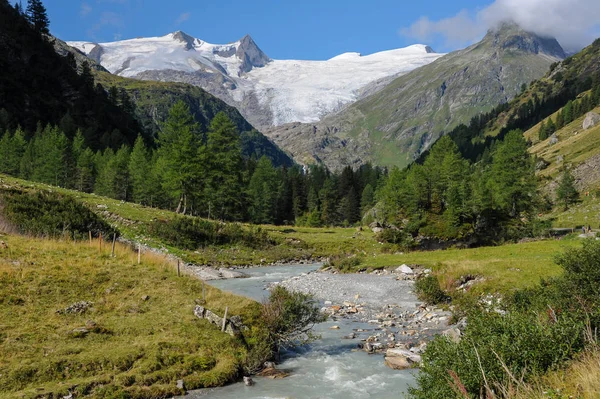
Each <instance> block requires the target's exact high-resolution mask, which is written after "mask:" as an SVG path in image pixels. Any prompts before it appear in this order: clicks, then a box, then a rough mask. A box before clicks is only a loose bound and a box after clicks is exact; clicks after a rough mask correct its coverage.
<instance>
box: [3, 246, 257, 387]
mask: <svg viewBox="0 0 600 399" xmlns="http://www.w3.org/2000/svg"><path fill="white" fill-rule="evenodd" d="M0 240H3V241H5V242H6V243H7V245H8V249H3V250H1V249H0V396H1V397H25V398H29V397H50V395H51V394H53V395H54V396H53V397H57V396H58V397H62V395H67V394H68V392H69V391H71V392H77V393H78V394H79V396H82V395H90V396H94V397H121V396H118V395H117V394H118V393H122V394H125V393H126V394H127V395H129V396H128V397H140V398H142V397H164V396H166V395H175V394H179V393H181V392H180V391H179V390H177V389H176V387H175V382H176V380H178V379H184V381H185V382H186V385H187V387H188V389H192V388H199V387H208V386H218V385H222V384H224V383H226V382H229V381H231V380H232V379H234V378H235V377H236V376H237V374H238V370H239V368H240V366H241V365H242V363H243V361H244V358H245V356H246V354H247V349H246V347H245V346H244V345H243V343H242V342H241V341H240V340H237V339H234V338H232V337H230V336H228V335H227V334H225V333H221V332H220V330H219V328H218V327H216V326H213V325H211V324H209V323H208V322H207V321H204V320H199V319H197V318H196V317H195V316H194V315H193V313H192V311H193V307H194V305H195V300H196V298H199V297H201V296H202V294H201V293H202V282H201V281H199V280H196V279H194V278H188V277H185V276H184V277H180V278H178V277H177V276H176V272H175V268H174V267H173V265H172V264H171V263H169V262H168V261H167V260H166V259H165V258H164V257H162V256H159V255H153V254H144V256H143V257H142V263H141V264H140V265H138V264H137V257H136V255H135V253H133V252H131V250H130V249H128V248H126V247H125V246H121V245H118V246H117V251H116V257H114V258H112V257H110V254H109V248H106V247H105V248H104V249H103V250H102V252H100V250H99V247H98V243H97V242H94V243H93V244H92V245H91V246H90V245H89V243H87V242H86V243H75V242H59V241H50V240H40V239H29V238H23V237H17V236H6V235H3V236H0ZM206 290H207V291H206V292H207V295H206V300H207V307H208V308H210V309H211V310H214V311H216V312H220V313H221V314H222V313H223V311H224V309H225V306H228V307H229V314H231V315H235V314H238V315H241V316H242V318H243V320H244V322H245V323H247V324H248V325H250V326H252V325H256V320H257V312H258V304H257V303H255V302H253V301H251V300H249V299H245V298H241V297H237V296H234V295H231V294H226V293H223V292H221V291H219V290H216V289H213V288H211V287H210V286H207V287H206ZM144 295H148V296H149V299H148V300H143V299H142V297H143V296H144ZM79 301H90V302H93V306H92V308H91V309H89V310H88V311H87V312H86V313H84V314H58V313H57V310H60V309H64V308H65V307H67V306H69V305H71V304H73V303H75V302H79ZM89 320H92V321H94V322H95V323H96V325H97V329H96V330H95V331H94V332H91V333H89V334H88V335H87V336H85V337H82V338H75V337H72V336H71V335H70V334H69V332H70V331H72V330H73V329H75V328H78V327H82V326H85V325H86V324H89V323H88V321H89ZM108 392H113V393H112V395H108ZM104 395H107V396H104Z"/></svg>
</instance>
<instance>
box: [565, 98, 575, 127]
mask: <svg viewBox="0 0 600 399" xmlns="http://www.w3.org/2000/svg"><path fill="white" fill-rule="evenodd" d="M563 112H564V114H563V115H564V118H565V125H568V124H569V123H571V122H573V116H574V115H573V100H569V102H568V103H567V105H565V108H564V109H563Z"/></svg>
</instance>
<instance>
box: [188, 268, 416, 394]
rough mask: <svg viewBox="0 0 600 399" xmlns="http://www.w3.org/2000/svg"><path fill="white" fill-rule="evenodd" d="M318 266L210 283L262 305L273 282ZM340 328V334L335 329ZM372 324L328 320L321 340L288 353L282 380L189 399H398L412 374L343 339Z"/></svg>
mask: <svg viewBox="0 0 600 399" xmlns="http://www.w3.org/2000/svg"><path fill="white" fill-rule="evenodd" d="M318 267H319V265H310V266H307V265H289V266H271V267H257V268H253V269H248V270H245V272H246V273H247V274H249V275H250V277H249V278H243V279H229V280H217V281H212V282H210V284H212V285H213V286H215V287H217V288H219V289H222V290H225V291H230V292H233V293H235V294H238V295H244V296H247V297H250V298H253V299H255V300H257V301H261V300H262V299H264V298H265V297H266V296H267V295H268V291H266V290H265V287H266V286H267V285H268V284H270V283H273V282H276V281H282V280H285V279H288V278H290V277H293V276H297V275H301V274H302V273H306V272H309V271H312V270H315V269H317V268H318ZM334 325H336V326H339V327H340V329H339V330H337V329H336V330H334V329H331V328H330V327H332V326H334ZM357 328H373V326H372V325H367V324H364V323H358V322H353V321H350V320H347V319H339V320H337V321H335V322H334V321H327V322H325V323H322V324H319V325H317V326H316V332H317V333H318V334H320V335H321V337H322V338H321V339H320V340H318V341H316V342H314V343H312V344H311V345H308V346H306V347H304V348H299V349H297V350H295V351H290V352H286V353H284V354H283V356H282V362H281V364H279V365H278V368H280V369H285V370H289V371H291V375H290V376H289V377H287V378H284V379H275V380H273V379H269V378H261V377H254V381H255V385H254V386H251V387H247V386H245V385H244V384H243V383H236V384H232V385H229V386H226V387H223V388H217V389H213V390H210V391H208V390H201V391H196V392H191V393H190V395H189V398H199V397H204V398H206V397H210V398H215V399H230V398H231V399H234V398H235V399H238V398H248V399H259V398H265V399H266V398H273V399H275V398H295V399H309V398H310V399H316V398H332V399H366V398H381V399H388V398H389V399H391V398H394V399H399V398H403V397H404V396H405V393H406V391H407V388H408V386H409V384H412V383H413V382H414V380H415V378H414V372H413V371H395V370H391V369H389V368H388V367H386V366H385V365H384V363H383V357H382V356H381V355H369V354H367V353H366V352H364V351H359V350H354V349H356V346H357V341H356V340H344V339H342V336H344V335H348V334H350V332H352V329H357Z"/></svg>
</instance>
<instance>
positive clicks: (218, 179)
mask: <svg viewBox="0 0 600 399" xmlns="http://www.w3.org/2000/svg"><path fill="white" fill-rule="evenodd" d="M201 155H202V156H201V160H202V163H203V165H205V167H206V173H205V178H206V186H205V189H204V199H205V201H206V203H207V204H208V207H209V210H210V215H211V217H213V216H214V217H216V218H218V219H229V220H239V219H240V218H241V213H242V212H241V211H242V205H243V202H244V198H243V194H242V192H243V190H242V166H243V160H242V150H241V145H240V136H239V133H238V131H237V129H236V127H235V125H234V124H233V123H232V122H231V120H230V119H229V118H228V117H227V115H225V113H223V112H219V113H218V114H217V115H216V116H215V117H214V118H213V120H212V122H211V124H210V127H209V130H208V138H207V143H206V147H205V148H204V150H203V152H202V154H201Z"/></svg>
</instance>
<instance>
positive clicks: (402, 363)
mask: <svg viewBox="0 0 600 399" xmlns="http://www.w3.org/2000/svg"><path fill="white" fill-rule="evenodd" d="M420 364H421V356H419V355H417V354H416V353H413V352H411V351H408V350H406V349H401V348H390V349H388V350H387V351H386V352H385V365H386V366H388V367H390V368H392V369H394V370H404V369H408V368H413V367H418V366H419V365H420Z"/></svg>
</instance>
